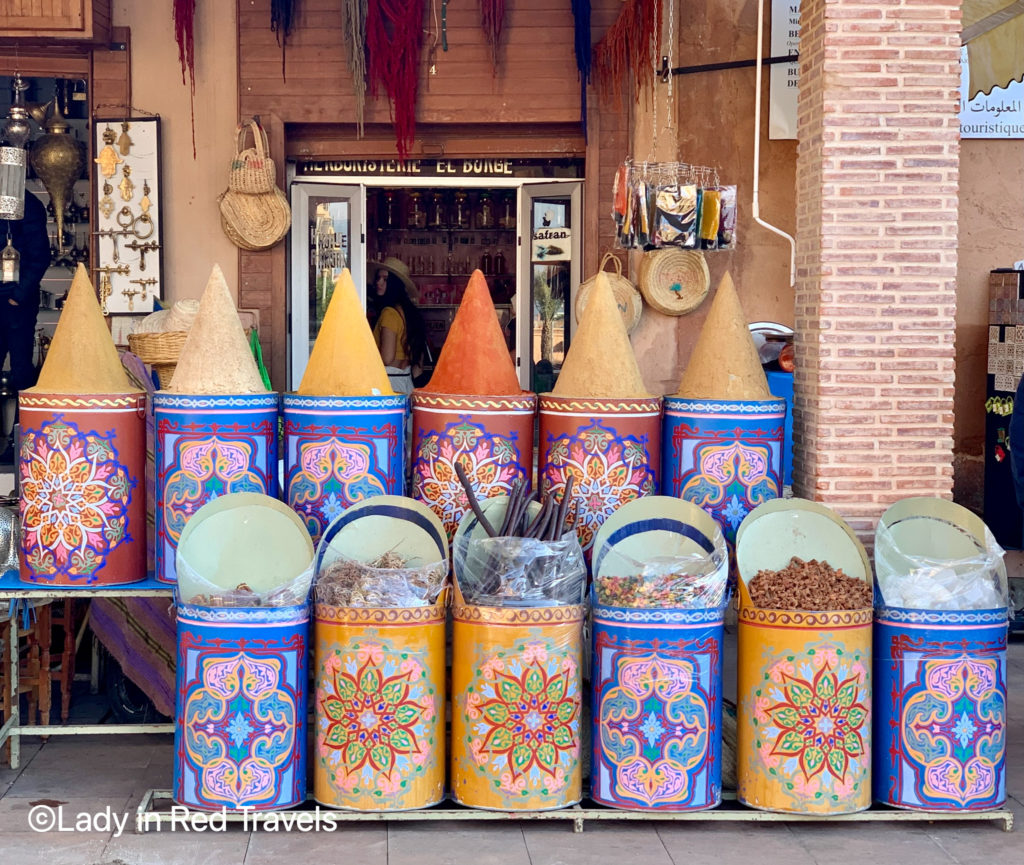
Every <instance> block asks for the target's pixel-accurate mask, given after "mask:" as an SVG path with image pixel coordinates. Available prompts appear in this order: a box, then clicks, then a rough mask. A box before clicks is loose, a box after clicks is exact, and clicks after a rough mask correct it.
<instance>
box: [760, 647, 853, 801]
mask: <svg viewBox="0 0 1024 865" xmlns="http://www.w3.org/2000/svg"><path fill="white" fill-rule="evenodd" d="M858 686H859V682H858V677H857V676H850V677H849V678H846V679H843V680H842V681H840V680H839V677H838V676H837V675H836V674H835V673H834V672H833V671H832V669H831V667H830V666H829V665H828V664H827V663H826V664H825V665H824V666H823V667H822V668H821V669H820V670H818V672H817V674H815V676H814V680H813V681H811V682H808V681H806V680H803V679H797V678H794V677H792V676H790V675H788V674H787V673H782V690H783V694H784V695H785V699H784V700H783V701H781V702H779V703H776V704H775V705H773V706H769V707H768V709H767V710H766V712H767V714H768V717H769V719H770V720H771V721H772V722H774V723H775V724H776V725H778V727H779V730H780V733H779V735H778V737H777V738H776V740H775V743H774V745H773V747H772V750H771V754H772V755H776V754H782V755H787V756H795V757H796V758H797V762H798V763H799V765H800V770H801V771H802V772H803V774H804V778H806V779H807V780H810V779H811V778H813V777H814V776H815V775H817V774H818V773H819V772H822V771H826V770H827V771H828V772H829V774H831V775H832V776H833V777H834V778H835V779H836V780H837V781H839V782H840V783H842V782H843V781H845V780H846V771H847V769H848V768H849V765H850V759H851V758H853V757H860V756H862V755H863V754H864V739H863V737H862V736H861V730H862V728H863V726H864V721H865V720H866V719H867V716H868V710H867V708H866V707H863V706H858V705H854V701H855V700H856V699H857V691H858Z"/></svg>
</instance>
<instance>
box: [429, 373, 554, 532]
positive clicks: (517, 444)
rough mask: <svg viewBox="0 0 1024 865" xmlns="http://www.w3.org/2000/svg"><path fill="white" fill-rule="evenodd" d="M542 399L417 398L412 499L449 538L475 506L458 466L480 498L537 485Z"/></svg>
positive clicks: (526, 396) (520, 396)
mask: <svg viewBox="0 0 1024 865" xmlns="http://www.w3.org/2000/svg"><path fill="white" fill-rule="evenodd" d="M536 413H537V396H536V395H535V394H532V393H522V394H518V395H516V396H458V395H449V394H432V393H423V392H421V391H414V392H413V395H412V495H413V498H415V499H418V500H419V501H421V502H423V503H424V504H426V505H428V506H429V507H430V508H431V510H433V511H434V513H435V514H437V516H438V518H439V519H440V520H441V522H442V523H444V527H445V531H446V532H447V533H448V539H449V540H451V539H452V537H453V536H454V535H455V530H456V529H457V528H458V526H459V520H461V519H462V517H463V515H464V514H465V513H466V511H468V510H469V502H468V500H467V499H466V494H465V492H463V489H462V484H460V483H459V479H458V477H457V476H456V474H455V463H456V462H458V463H460V464H461V465H462V467H463V469H465V471H466V475H467V476H468V478H469V480H470V483H471V484H472V485H473V492H474V493H475V494H476V496H477V498H478V499H486V498H490V497H491V496H503V495H508V494H509V493H510V492H511V491H512V486H513V484H514V483H515V482H516V481H517V480H519V481H523V482H524V483H525V487H526V489H527V490H528V489H529V488H530V486H531V485H532V483H533V419H534V415H535V414H536Z"/></svg>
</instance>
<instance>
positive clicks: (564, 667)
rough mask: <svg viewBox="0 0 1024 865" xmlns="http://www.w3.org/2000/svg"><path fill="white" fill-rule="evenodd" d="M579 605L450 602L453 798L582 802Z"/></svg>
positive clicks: (505, 807) (501, 804)
mask: <svg viewBox="0 0 1024 865" xmlns="http://www.w3.org/2000/svg"><path fill="white" fill-rule="evenodd" d="M585 615H586V608H585V607H584V606H582V605H575V606H564V607H528V608H519V609H516V608H498V607H477V606H471V605H467V604H462V603H458V602H457V603H456V604H455V605H454V607H453V609H452V618H453V620H454V635H453V650H452V755H451V789H452V797H453V798H454V799H455V800H456V801H458V802H461V803H462V804H463V805H469V806H470V807H473V808H485V809H491V810H497V811H545V810H553V809H556V808H565V807H567V806H569V805H574V804H575V803H577V802H579V800H580V797H581V790H582V780H583V779H582V774H583V773H582V765H581V762H580V730H581V728H580V710H581V685H582V682H581V673H580V669H581V660H582V653H583V619H584V617H585Z"/></svg>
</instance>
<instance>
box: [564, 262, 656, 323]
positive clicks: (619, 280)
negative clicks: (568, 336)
mask: <svg viewBox="0 0 1024 865" xmlns="http://www.w3.org/2000/svg"><path fill="white" fill-rule="evenodd" d="M609 260H610V261H612V262H614V263H615V272H614V273H608V274H607V276H608V282H609V283H610V284H611V287H612V294H614V295H615V302H616V303H617V304H618V306H619V312H621V313H622V323H623V324H625V325H626V332H627V333H631V332H632V331H633V329H634V328H635V327H636V326H637V325H638V324H640V315H641V313H643V311H644V302H643V299H642V298H641V297H640V292H638V291H637V290H636V286H635V285H633V283H631V282H630V281H629V280H628V279H627V278H626V277H624V276H623V275H622V262H621V261H619V257H618V256H617V255H614V254H613V253H611V252H606V253H605V254H604V256H603V257H602V258H601V266H600V267H599V268H598V270H599V271H601V270H604V269H605V267H606V266H607V264H608V262H609ZM596 284H597V274H596V273H595V274H594V275H593V276H592V277H590V279H588V280H585V281H584V282H581V283H580V287H579V289H578V291H577V292H576V307H575V309H576V321H577V322H579V320H580V319H581V318H583V310H584V309H585V308H586V306H587V301H589V300H590V292H591V290H592V289H593V288H594V286H595V285H596Z"/></svg>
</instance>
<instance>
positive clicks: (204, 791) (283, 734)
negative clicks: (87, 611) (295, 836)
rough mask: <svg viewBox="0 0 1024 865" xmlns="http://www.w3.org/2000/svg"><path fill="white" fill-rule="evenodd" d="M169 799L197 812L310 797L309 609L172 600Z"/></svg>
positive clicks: (281, 804) (264, 806) (280, 804)
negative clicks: (174, 642) (174, 643)
mask: <svg viewBox="0 0 1024 865" xmlns="http://www.w3.org/2000/svg"><path fill="white" fill-rule="evenodd" d="M177 614H178V670H177V702H176V705H175V716H176V722H175V732H174V799H175V801H176V802H178V803H180V804H182V805H187V806H188V807H190V808H197V809H199V810H203V811H219V810H220V809H221V808H225V809H227V810H229V811H239V810H242V809H252V810H255V811H266V810H272V809H276V808H289V807H292V806H294V805H298V804H300V803H301V802H303V801H304V800H305V798H306V750H307V747H306V716H307V714H308V709H307V694H306V687H307V681H308V667H307V663H308V660H307V658H308V656H307V648H308V644H309V608H308V607H307V606H306V605H304V604H303V605H301V606H291V607H199V606H194V605H191V604H178V607H177Z"/></svg>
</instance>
